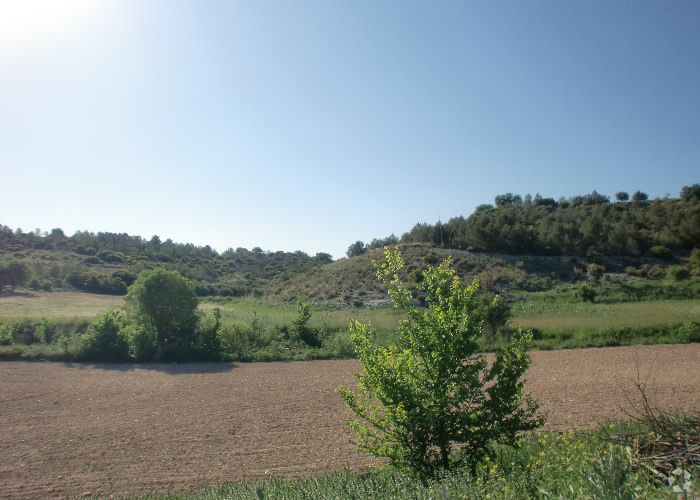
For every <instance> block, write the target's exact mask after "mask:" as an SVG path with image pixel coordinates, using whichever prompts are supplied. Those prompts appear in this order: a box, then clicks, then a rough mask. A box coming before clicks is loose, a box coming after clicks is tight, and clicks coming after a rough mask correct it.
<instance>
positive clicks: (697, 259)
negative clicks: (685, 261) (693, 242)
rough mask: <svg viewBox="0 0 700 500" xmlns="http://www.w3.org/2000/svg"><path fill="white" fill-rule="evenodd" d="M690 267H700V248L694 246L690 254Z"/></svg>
mask: <svg viewBox="0 0 700 500" xmlns="http://www.w3.org/2000/svg"><path fill="white" fill-rule="evenodd" d="M689 263H690V267H693V268H698V267H700V248H693V252H692V253H691V254H690V262H689Z"/></svg>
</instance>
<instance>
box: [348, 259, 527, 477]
mask: <svg viewBox="0 0 700 500" xmlns="http://www.w3.org/2000/svg"><path fill="white" fill-rule="evenodd" d="M385 257H386V262H385V263H383V264H378V263H376V262H375V267H376V268H377V277H378V278H379V279H380V280H381V281H382V282H384V284H385V285H386V286H387V288H388V292H389V295H390V296H391V298H392V300H393V302H394V307H397V308H400V309H401V310H402V311H403V312H404V313H405V314H406V316H407V319H406V320H402V321H401V322H400V335H401V340H402V344H403V345H402V346H400V347H399V346H391V347H389V348H374V347H373V346H372V330H371V327H370V326H369V325H364V324H361V323H359V322H357V321H351V324H350V329H351V332H352V335H351V338H352V341H353V343H354V345H355V352H356V354H357V356H358V358H359V360H360V363H361V364H362V372H361V373H357V374H356V378H357V380H358V382H359V383H358V392H353V391H351V390H350V389H348V388H346V387H340V388H339V389H338V392H339V394H340V395H341V397H342V398H343V399H344V400H345V402H346V403H347V405H348V406H349V407H350V408H351V409H352V410H353V412H354V413H355V414H356V415H357V416H358V417H360V418H361V419H362V422H360V421H359V420H356V421H354V422H352V423H351V424H350V425H351V427H352V428H353V429H354V430H355V431H356V433H357V438H358V440H357V444H358V446H359V447H360V448H361V449H363V450H365V451H368V452H369V453H371V454H372V455H375V456H377V457H387V458H388V459H389V463H390V464H391V465H393V466H395V467H396V468H398V469H399V470H401V471H403V472H407V473H409V474H411V475H413V476H416V477H419V478H420V479H422V480H423V481H425V480H427V479H428V478H430V477H436V476H438V475H440V474H441V473H443V472H446V471H449V470H452V469H454V468H455V467H459V466H461V465H463V464H467V465H469V466H471V467H472V468H473V467H475V466H476V464H477V463H478V462H479V461H480V460H482V459H483V458H484V457H485V456H487V455H488V454H489V453H490V452H491V451H492V449H493V446H494V444H495V443H496V442H500V443H514V442H515V440H516V436H517V435H518V433H520V432H522V431H527V430H531V429H534V428H536V427H537V426H538V425H539V421H538V420H537V419H536V416H535V414H536V411H537V404H536V403H535V402H534V400H533V399H532V398H531V397H530V396H529V395H528V394H526V393H524V390H523V389H524V382H523V381H521V377H522V376H523V374H524V373H525V371H526V370H527V369H528V367H529V366H530V357H529V355H528V353H527V350H528V348H529V346H530V342H531V340H532V338H531V334H530V333H524V332H522V331H520V332H518V333H516V334H515V335H514V336H513V338H512V339H511V341H510V342H509V343H508V344H507V345H505V346H504V347H502V348H501V349H499V351H497V353H496V360H495V362H494V363H493V365H492V366H491V367H489V366H488V363H487V362H486V359H484V357H483V356H480V355H475V353H476V351H477V349H478V344H477V339H478V338H479V337H480V336H481V334H482V328H483V326H484V323H485V320H486V317H487V314H488V308H489V307H490V306H486V307H484V306H483V305H480V304H479V301H478V300H477V297H476V291H477V288H478V283H476V282H474V283H473V284H472V285H471V286H467V287H465V286H463V285H462V284H461V283H460V282H459V278H458V277H457V276H455V272H454V270H453V269H452V267H451V261H450V260H447V261H445V262H443V263H442V264H441V265H440V266H439V267H438V268H432V267H431V268H428V270H427V271H424V273H423V274H424V279H423V281H422V282H421V283H420V284H418V285H417V288H418V289H419V290H420V291H422V292H423V293H424V294H425V296H426V304H427V306H428V310H427V311H426V310H424V309H417V308H415V307H413V306H412V305H411V291H410V290H408V289H406V288H405V287H404V285H403V283H401V281H400V280H399V278H398V273H399V270H400V269H401V268H402V267H403V260H402V258H401V254H400V252H399V250H398V248H395V249H394V250H389V249H385Z"/></svg>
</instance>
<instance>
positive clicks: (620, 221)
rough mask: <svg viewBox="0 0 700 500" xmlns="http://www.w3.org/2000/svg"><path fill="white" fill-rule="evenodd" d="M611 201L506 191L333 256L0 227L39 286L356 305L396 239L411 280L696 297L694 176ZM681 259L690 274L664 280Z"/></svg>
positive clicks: (0, 240) (699, 213)
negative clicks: (464, 212)
mask: <svg viewBox="0 0 700 500" xmlns="http://www.w3.org/2000/svg"><path fill="white" fill-rule="evenodd" d="M616 198H617V199H618V202H616V203H611V202H610V198H609V197H608V196H605V195H601V194H598V193H596V192H595V191H593V192H592V193H591V194H588V195H583V196H574V197H571V198H569V199H568V200H565V199H563V198H560V199H559V200H558V201H555V200H554V199H552V198H542V197H541V196H539V195H536V196H535V197H534V198H532V197H531V196H530V195H526V196H525V197H524V198H522V197H520V196H519V195H513V194H512V193H507V194H504V195H499V196H497V197H496V199H495V206H494V205H482V206H480V207H477V209H476V211H475V212H474V213H473V214H471V215H470V216H469V217H467V218H464V217H455V218H452V219H450V220H449V221H448V222H447V223H441V222H438V223H437V224H435V225H430V224H416V225H415V226H414V227H413V229H411V231H409V232H406V233H404V234H403V235H402V237H401V238H400V239H399V238H397V237H396V236H394V235H391V236H389V237H387V238H383V239H375V240H373V241H372V242H371V243H370V244H367V245H366V244H364V243H363V242H361V241H357V242H355V243H353V244H352V245H350V247H349V248H348V256H349V258H347V259H341V260H338V261H336V262H332V260H331V256H330V255H329V254H327V253H318V254H316V255H315V256H313V257H312V256H309V255H307V254H306V253H304V252H300V251H297V252H293V253H290V252H265V251H263V250H262V249H260V248H258V247H255V248H253V249H252V250H248V249H245V248H236V249H235V250H234V249H232V248H229V249H228V250H226V251H225V252H223V253H221V254H219V253H218V252H216V251H215V250H214V249H212V248H211V247H210V246H208V245H207V246H204V247H199V246H195V245H192V244H181V243H174V242H173V241H172V240H170V239H167V240H165V241H162V240H161V239H160V238H159V237H158V236H153V237H152V238H151V239H149V240H147V239H144V238H142V237H140V236H130V235H128V234H126V233H106V232H98V233H91V232H87V231H82V232H81V231H79V232H77V233H75V234H74V235H72V236H67V235H66V234H64V232H63V231H62V230H61V229H53V230H51V232H44V233H41V232H40V231H39V230H36V231H34V232H28V233H24V232H22V231H21V230H20V229H16V230H13V229H12V228H9V227H7V226H0V263H1V262H7V261H10V260H12V261H14V262H15V263H17V262H20V263H23V264H26V266H27V267H28V269H29V270H30V273H31V278H32V279H31V281H30V282H29V287H30V288H32V289H35V290H36V289H43V290H47V291H48V290H59V289H62V290H81V291H87V292H93V293H106V294H113V295H122V294H124V293H126V290H127V287H128V286H129V285H131V283H133V281H134V280H135V279H136V277H137V275H138V274H139V273H140V272H141V271H142V270H144V269H150V268H153V267H156V266H162V267H166V268H168V269H172V270H176V271H178V272H179V273H180V274H182V275H183V276H185V277H187V278H189V279H190V280H192V281H193V282H194V283H195V287H196V292H197V294H198V295H200V296H235V297H241V296H248V295H253V296H256V297H262V296H265V297H267V298H270V299H274V300H281V301H290V302H291V301H298V300H307V301H310V302H314V303H330V304H335V305H340V306H355V307H360V306H375V305H379V304H382V303H385V302H386V295H385V293H384V292H383V287H382V286H381V284H380V283H379V282H378V281H377V279H376V278H375V272H374V267H373V265H372V260H375V259H378V260H381V259H382V250H381V249H382V247H384V246H386V245H394V244H399V243H400V245H401V247H402V251H403V253H404V258H405V260H406V268H405V270H404V271H405V275H404V279H405V280H406V281H409V282H413V283H415V282H416V281H417V280H420V273H419V272H418V271H419V269H423V268H425V267H426V266H427V265H436V264H438V263H439V262H441V261H443V260H444V259H446V258H448V257H452V259H453V260H454V265H455V268H456V270H457V273H458V274H459V275H460V276H461V277H462V278H463V279H465V280H467V281H471V280H472V279H474V278H476V279H478V280H479V282H480V284H481V290H482V291H485V292H498V293H501V294H504V293H505V294H509V295H513V296H515V295H517V294H518V293H526V292H535V291H547V290H554V291H559V292H568V291H571V290H572V289H573V287H574V285H576V284H577V283H578V282H580V281H581V280H582V279H583V280H586V281H588V282H591V283H592V284H594V285H596V286H598V287H599V288H600V292H601V294H602V296H603V297H605V296H606V295H607V296H608V297H610V296H614V295H615V294H617V295H618V296H619V297H620V299H622V297H627V299H628V300H636V299H641V298H649V297H652V296H663V297H667V298H692V297H696V296H697V294H696V293H695V291H694V290H695V288H694V287H695V285H694V283H695V282H696V281H697V280H698V277H697V272H698V271H697V269H698V268H697V263H696V264H691V262H690V260H691V259H690V256H691V252H692V251H693V249H696V248H700V185H698V184H694V185H692V186H684V187H683V189H682V190H681V193H680V197H679V198H676V199H672V198H665V199H656V200H652V201H650V200H647V197H646V195H645V194H644V193H640V192H637V193H634V195H633V196H632V201H627V200H629V195H628V194H627V193H617V195H616ZM699 258H700V257H699ZM591 266H593V267H591ZM678 266H681V268H683V266H685V268H684V269H685V271H683V270H681V271H680V274H679V275H676V274H674V277H673V278H672V279H670V281H669V279H666V278H669V276H668V272H669V269H670V268H674V267H675V268H678ZM673 272H674V273H676V271H673ZM684 278H691V279H690V280H686V279H684ZM1 284H4V283H1Z"/></svg>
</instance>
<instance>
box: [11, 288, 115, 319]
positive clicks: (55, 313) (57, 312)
mask: <svg viewBox="0 0 700 500" xmlns="http://www.w3.org/2000/svg"><path fill="white" fill-rule="evenodd" d="M123 301H124V299H123V298H122V297H115V296H113V295H98V294H94V293H81V292H52V293H47V292H33V293H32V294H17V295H9V296H0V323H3V322H6V321H9V320H18V319H19V320H21V319H27V320H39V319H41V318H51V319H54V320H66V319H87V320H91V319H94V318H97V317H98V316H99V315H100V314H102V313H103V312H104V311H106V310H108V309H118V308H120V307H121V306H122V303H123Z"/></svg>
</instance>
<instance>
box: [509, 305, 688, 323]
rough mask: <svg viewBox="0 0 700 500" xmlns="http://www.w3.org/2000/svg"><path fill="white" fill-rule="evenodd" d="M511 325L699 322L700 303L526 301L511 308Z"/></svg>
mask: <svg viewBox="0 0 700 500" xmlns="http://www.w3.org/2000/svg"><path fill="white" fill-rule="evenodd" d="M512 312H513V319H512V320H511V322H510V323H511V325H512V326H520V325H522V326H523V327H524V328H538V329H541V330H547V329H551V328H558V329H559V328H571V329H580V328H605V327H627V326H628V327H638V326H651V325H661V324H668V323H688V322H698V321H700V300H658V301H646V302H626V303H620V304H591V303H588V302H586V303H584V302H556V303H547V302H540V301H529V302H526V303H522V304H518V305H514V306H513V308H512Z"/></svg>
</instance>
